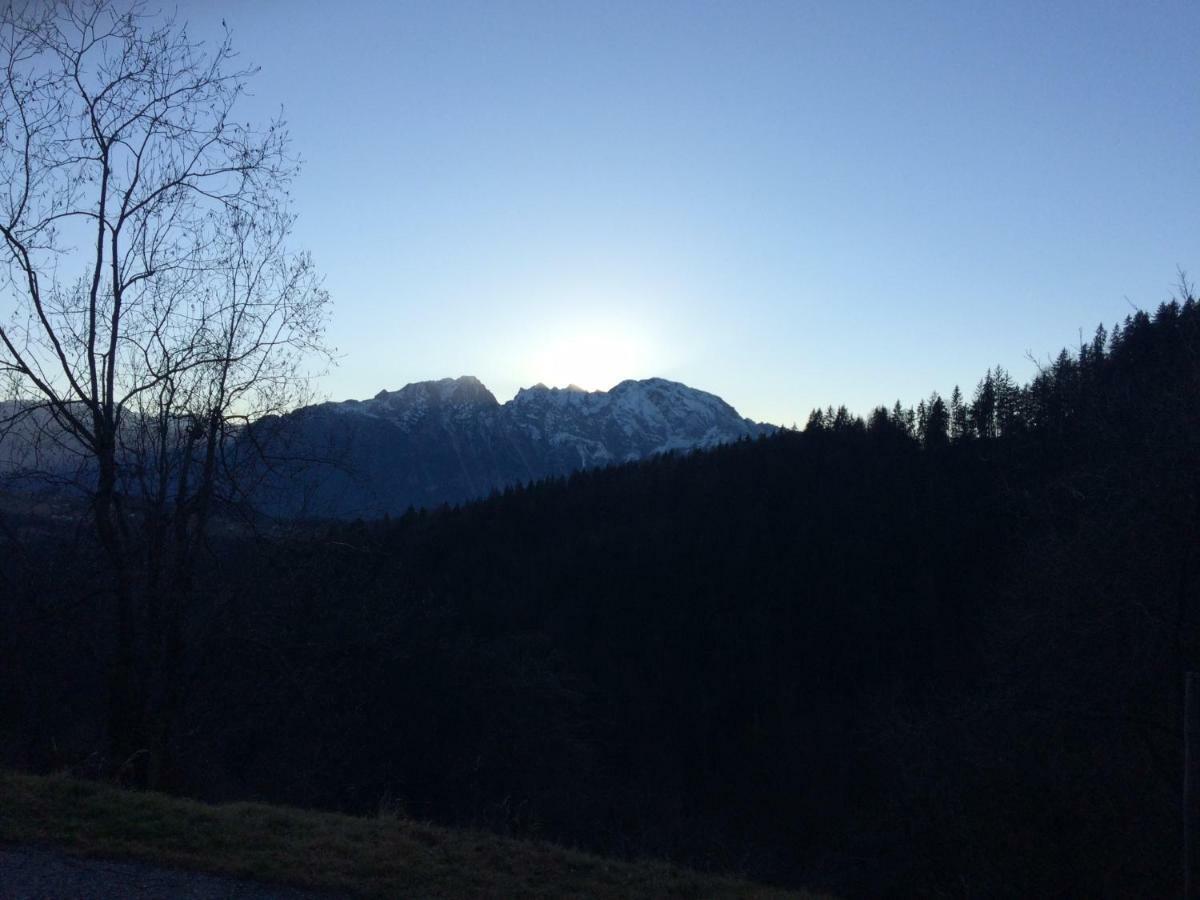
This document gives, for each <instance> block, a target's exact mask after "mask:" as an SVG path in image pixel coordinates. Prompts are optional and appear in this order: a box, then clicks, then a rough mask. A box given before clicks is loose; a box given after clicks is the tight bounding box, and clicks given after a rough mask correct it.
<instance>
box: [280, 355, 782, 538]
mask: <svg viewBox="0 0 1200 900" xmlns="http://www.w3.org/2000/svg"><path fill="white" fill-rule="evenodd" d="M259 427H260V428H262V430H263V433H264V434H265V435H267V437H268V442H269V445H270V446H272V447H275V448H278V454H279V455H280V456H281V457H284V459H282V460H281V461H280V463H279V465H278V467H277V472H276V473H275V475H274V476H272V477H271V478H269V479H267V483H268V487H269V490H268V492H267V499H265V501H264V502H265V504H266V506H267V507H268V508H269V509H271V511H273V512H275V513H276V514H280V515H286V516H295V515H311V516H335V517H341V518H346V517H355V516H363V517H371V516H379V515H383V514H385V513H391V514H397V513H400V512H403V511H404V510H405V509H407V508H408V507H410V506H416V507H421V506H436V505H438V504H441V503H458V502H463V501H466V500H471V499H475V498H477V497H482V496H486V495H487V494H488V493H489V492H490V491H492V490H494V489H497V488H502V487H504V486H506V485H511V484H520V483H523V482H527V481H532V480H536V479H540V478H545V477H547V476H552V475H566V474H568V473H570V472H572V471H575V470H577V469H581V468H588V467H591V466H599V465H606V464H609V463H618V462H625V461H630V460H636V459H642V458H644V457H647V456H651V455H653V454H656V453H662V452H665V451H668V450H690V449H694V448H699V447H711V446H714V445H716V444H720V443H725V442H729V441H735V440H738V439H739V438H743V437H755V436H757V435H760V434H765V433H767V432H769V431H772V430H774V429H773V426H769V425H761V424H759V423H756V422H752V421H750V420H749V419H745V418H743V417H741V416H739V415H738V413H737V411H736V410H735V409H734V408H733V407H731V406H730V405H729V404H727V403H725V401H723V400H721V398H719V397H716V396H714V395H712V394H708V393H705V392H704V391H698V390H695V389H694V388H689V387H687V386H686V385H682V384H677V383H675V382H671V381H666V380H664V379H661V378H651V379H647V380H644V381H623V382H621V383H620V384H618V385H617V386H616V387H614V388H612V389H611V390H609V391H590V392H589V391H584V390H582V389H580V388H576V387H569V388H548V387H546V386H545V385H540V384H539V385H536V386H534V387H531V388H523V389H522V390H521V391H519V392H518V393H517V396H516V397H514V398H513V399H512V400H510V401H508V402H507V403H503V404H501V403H499V402H497V400H496V398H495V397H494V396H493V395H492V393H491V392H490V391H489V390H488V389H487V388H486V387H484V386H483V384H481V383H480V382H479V380H478V379H476V378H472V377H464V378H456V379H450V378H446V379H442V380H441V381H425V382H418V383H416V384H410V385H407V386H405V387H403V388H401V389H400V390H398V391H381V392H380V393H378V394H376V395H375V397H373V398H371V399H370V400H363V401H355V400H347V401H344V402H341V403H323V404H320V405H317V406H311V407H306V408H305V409H302V410H299V411H297V412H295V413H292V414H291V415H289V416H285V417H283V418H281V419H274V420H271V421H270V422H269V423H262V425H261V426H259Z"/></svg>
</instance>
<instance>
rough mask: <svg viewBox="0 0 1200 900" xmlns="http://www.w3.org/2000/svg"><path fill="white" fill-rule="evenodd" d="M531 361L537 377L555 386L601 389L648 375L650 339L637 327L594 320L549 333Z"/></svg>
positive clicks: (534, 375) (534, 374) (532, 369)
mask: <svg viewBox="0 0 1200 900" xmlns="http://www.w3.org/2000/svg"><path fill="white" fill-rule="evenodd" d="M529 363H530V370H531V375H532V376H533V377H534V378H535V380H537V381H541V382H544V383H545V384H548V385H550V386H552V387H566V386H568V385H576V386H577V387H581V388H584V389H585V390H589V391H602V390H607V389H608V388H610V387H612V386H613V385H614V384H617V383H618V382H620V381H623V380H625V379H626V378H640V377H645V376H646V375H647V374H648V372H647V369H648V368H649V367H650V366H651V363H652V360H651V351H650V347H649V342H648V341H647V340H646V338H645V336H644V335H643V334H642V333H641V332H639V331H638V330H636V329H634V328H630V327H622V326H619V325H616V324H612V323H596V322H592V323H586V324H575V325H573V326H572V327H570V328H567V329H563V330H561V331H559V332H556V333H552V334H549V335H547V336H546V337H545V338H544V339H543V340H542V341H541V342H540V343H539V344H538V346H537V347H536V349H535V350H534V352H533V353H532V354H531V359H530V361H529Z"/></svg>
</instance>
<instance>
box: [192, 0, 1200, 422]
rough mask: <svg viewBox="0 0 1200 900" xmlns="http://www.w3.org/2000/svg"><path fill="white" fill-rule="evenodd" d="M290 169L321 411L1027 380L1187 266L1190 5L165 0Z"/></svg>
mask: <svg viewBox="0 0 1200 900" xmlns="http://www.w3.org/2000/svg"><path fill="white" fill-rule="evenodd" d="M179 15H180V17H181V18H184V19H187V20H188V21H189V23H190V27H191V28H192V31H193V33H194V34H195V35H196V36H199V37H203V36H211V35H213V34H215V33H217V31H219V25H220V20H221V19H224V20H225V21H226V22H227V24H228V26H229V27H230V28H231V29H232V32H233V36H234V41H235V44H236V46H237V47H238V48H239V50H240V51H241V53H242V58H243V59H244V60H246V61H252V62H254V63H256V64H258V65H261V67H262V72H261V74H260V75H259V76H257V77H256V78H255V79H254V81H253V85H252V89H253V93H254V96H253V98H251V99H250V100H249V102H247V104H246V106H245V110H246V113H247V116H248V117H260V116H265V115H269V114H271V113H272V112H275V111H278V109H279V107H281V106H282V108H283V110H284V113H285V116H286V118H287V119H288V121H289V123H290V126H291V129H292V134H293V137H294V140H295V147H296V150H297V151H298V152H299V153H300V154H301V155H302V156H303V158H304V159H305V169H304V172H303V175H302V177H301V178H300V180H299V181H298V182H297V183H296V185H295V190H294V197H295V202H296V210H297V212H298V213H299V215H300V221H299V225H298V229H297V235H296V237H297V243H298V244H300V245H302V246H304V247H305V248H307V249H309V250H311V251H312V253H313V254H314V256H315V259H316V262H317V264H318V266H319V267H320V268H321V270H322V271H323V272H324V273H325V274H326V277H327V281H326V286H327V287H328V288H329V290H330V291H331V293H332V296H333V298H334V302H335V311H334V317H333V325H332V332H331V338H332V341H333V343H335V344H336V345H337V347H338V349H339V353H340V356H341V361H340V365H339V366H338V367H337V368H336V369H335V370H334V371H333V372H331V373H330V374H329V376H328V377H327V378H326V379H325V380H324V381H323V382H322V385H321V391H322V393H324V394H326V395H328V396H330V397H333V398H337V399H341V398H346V397H360V398H361V397H368V396H371V395H373V394H374V393H375V392H377V391H378V390H379V389H381V388H389V389H394V388H398V387H400V386H402V385H403V384H405V383H406V382H410V381H417V380H423V379H432V378H440V377H445V376H457V375H465V374H472V375H476V376H478V377H479V378H480V379H481V380H483V382H484V383H485V384H487V385H488V386H489V387H490V388H491V389H492V390H493V392H495V393H496V394H497V396H498V397H499V399H500V400H502V401H503V400H505V399H507V398H508V397H511V396H512V394H513V393H514V392H515V391H516V390H517V388H518V387H521V386H526V385H530V384H533V383H536V382H539V381H541V382H545V383H548V384H558V385H566V384H568V383H570V382H575V383H577V384H579V385H581V386H583V387H587V388H598V387H608V386H610V385H611V384H612V383H614V382H616V381H619V380H620V379H622V378H625V377H645V376H649V375H659V376H663V377H667V378H671V379H674V380H678V381H683V382H686V383H688V384H690V385H693V386H695V387H697V388H701V389H704V390H708V391H711V392H713V393H717V394H719V395H721V396H722V397H724V398H725V399H726V400H728V401H729V402H730V403H732V404H733V405H734V406H736V407H737V408H738V409H739V410H740V411H742V412H743V413H744V414H746V415H749V416H752V417H755V418H757V419H763V420H770V421H775V422H781V423H784V424H790V423H791V422H793V421H799V422H803V420H804V418H805V416H806V414H807V412H808V410H809V409H810V408H811V407H813V406H815V405H824V404H826V403H835V404H836V403H839V402H844V403H846V404H848V405H849V406H850V407H851V408H853V409H856V410H859V411H866V410H867V409H868V408H869V407H870V406H871V405H873V404H875V403H878V402H886V403H889V404H890V403H891V402H892V401H893V400H895V399H897V398H900V399H902V400H904V401H905V402H906V403H915V402H916V401H917V400H918V399H919V398H920V397H922V396H925V395H927V394H928V392H929V391H930V390H932V389H935V388H936V389H939V390H941V391H943V392H948V391H949V390H950V388H951V387H952V386H953V385H954V384H955V383H961V384H962V385H963V386H964V388H966V389H967V390H968V391H969V389H970V388H971V387H973V385H974V383H975V381H976V380H977V379H978V378H979V377H980V376H981V375H982V374H983V371H984V369H986V368H987V367H988V366H989V365H994V364H997V363H1000V364H1003V365H1005V366H1007V367H1008V368H1009V369H1010V370H1012V371H1013V373H1014V374H1015V375H1017V376H1018V377H1019V378H1021V379H1022V380H1024V379H1025V378H1027V377H1028V376H1029V374H1030V373H1031V372H1032V371H1033V363H1032V362H1030V361H1029V360H1028V359H1027V358H1026V356H1027V354H1031V355H1032V356H1033V357H1034V358H1043V357H1045V356H1046V355H1047V354H1051V353H1054V352H1056V351H1057V350H1058V349H1059V348H1060V347H1062V346H1063V345H1065V344H1073V343H1075V342H1076V341H1077V339H1078V336H1079V333H1080V330H1081V329H1082V331H1083V332H1084V333H1085V334H1087V333H1090V332H1091V330H1092V329H1093V328H1094V327H1095V326H1096V324H1098V323H1099V322H1101V321H1103V322H1105V323H1106V324H1108V325H1111V324H1112V323H1113V322H1114V321H1117V320H1118V319H1120V318H1123V317H1124V316H1125V315H1126V314H1128V313H1129V312H1131V311H1132V308H1133V307H1134V306H1140V307H1153V306H1155V305H1157V304H1158V303H1159V302H1160V301H1162V300H1164V299H1167V298H1168V297H1169V295H1170V291H1171V286H1172V284H1173V282H1174V280H1175V278H1176V269H1177V267H1183V268H1185V269H1196V270H1200V257H1197V243H1196V238H1197V229H1196V220H1195V214H1196V210H1197V209H1198V208H1200V116H1198V115H1197V111H1198V105H1200V76H1198V75H1197V74H1196V67H1195V66H1190V65H1188V64H1187V62H1186V61H1187V60H1189V59H1191V58H1192V56H1193V55H1194V51H1195V45H1196V39H1197V37H1198V36H1200V5H1197V4H1195V3H1193V2H1173V3H1171V2H1168V3H1162V4H1152V5H1151V4H1096V3H1084V2H1077V3H1059V4H1044V3H1004V4H976V3H962V4H959V3H912V4H909V3H905V4H897V3H853V4H850V3H847V4H843V3H825V4H811V3H783V2H779V3H754V2H750V3H736V4H735V3H682V2H680V3H663V2H650V3H646V2H636V3H633V2H605V3H591V4H585V3H518V2H506V3H461V2H436V3H433V2H427V3H391V2H356V3H347V4H329V3H325V2H316V0H308V2H294V0H289V2H286V3H285V2H259V3H254V4H243V3H218V2H212V0H204V2H200V0H193V2H185V3H183V4H181V6H180V8H179Z"/></svg>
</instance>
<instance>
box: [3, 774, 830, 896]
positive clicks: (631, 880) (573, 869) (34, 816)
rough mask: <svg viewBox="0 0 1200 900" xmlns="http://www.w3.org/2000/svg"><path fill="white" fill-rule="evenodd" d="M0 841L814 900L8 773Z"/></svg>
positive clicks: (437, 885) (425, 892) (442, 884)
mask: <svg viewBox="0 0 1200 900" xmlns="http://www.w3.org/2000/svg"><path fill="white" fill-rule="evenodd" d="M0 841H6V842H12V843H38V844H54V845H58V846H60V847H62V848H63V849H65V850H66V851H68V852H70V853H74V854H78V855H83V856H107V857H118V858H125V859H137V860H142V861H145V862H149V863H153V864H155V865H160V866H168V867H175V868H184V869H194V870H198V871H204V872H215V873H220V874H225V875H234V876H241V877H247V878H254V879H257V880H259V881H266V882H272V883H278V884H286V885H291V886H294V887H301V888H309V889H315V890H327V891H331V892H337V893H343V894H353V895H357V896H362V897H406V898H420V897H464V898H465V897H470V898H483V897H496V898H501V897H503V898H509V897H512V898H517V897H527V898H540V897H546V898H550V897H555V898H558V897H563V898H566V897H577V898H584V897H586V898H598V900H599V898H609V897H611V898H618V897H619V898H627V897H628V898H635V897H645V898H667V897H681V898H682V897H695V898H709V897H713V898H718V897H729V898H776V897H778V898H783V897H793V898H804V897H809V898H811V896H812V895H805V894H797V893H789V892H787V891H782V890H778V889H775V888H768V887H763V886H761V885H755V884H751V883H749V882H745V881H738V880H736V879H732V878H723V877H716V876H710V875H703V874H700V873H697V872H693V871H690V870H688V869H683V868H680V867H677V866H673V865H669V864H666V863H659V862H620V861H615V860H608V859H603V858H601V857H598V856H592V855H589V854H586V853H580V852H577V851H574V850H567V849H564V848H561V847H556V846H553V845H550V844H544V843H537V842H532V841H517V840H511V839H507V838H501V837H498V836H496V835H491V834H487V833H484V832H477V831H465V830H456V829H449V828H440V827H435V826H432V825H426V824H421V823H418V822H413V821H409V820H406V819H402V818H395V817H390V816H384V817H379V818H358V817H355V816H346V815H339V814H336V813H326V812H314V811H309V810H300V809H291V808H287V807H280V806H269V805H266V804H262V803H229V804H222V805H217V806H212V805H208V804H204V803H199V802H196V801H193V800H183V799H179V798H177V797H169V796H166V795H164V794H155V793H150V792H148V791H128V790H121V789H118V788H114V787H110V786H108V785H105V784H101V783H97V782H92V781H81V780H78V779H74V778H68V777H65V776H48V777H41V776H33V775H19V774H14V773H8V772H3V771H0Z"/></svg>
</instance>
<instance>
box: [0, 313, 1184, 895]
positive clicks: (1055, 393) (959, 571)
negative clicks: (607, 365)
mask: <svg viewBox="0 0 1200 900" xmlns="http://www.w3.org/2000/svg"><path fill="white" fill-rule="evenodd" d="M1198 417H1200V308H1198V307H1197V304H1196V302H1195V301H1194V300H1192V299H1190V298H1184V300H1183V301H1182V302H1179V303H1171V304H1168V305H1164V306H1163V307H1161V308H1160V309H1159V310H1158V311H1157V312H1156V313H1155V314H1154V315H1153V316H1149V315H1146V314H1143V313H1139V314H1137V315H1136V316H1133V317H1130V318H1129V319H1128V320H1126V322H1125V323H1123V324H1122V325H1121V326H1120V327H1119V328H1115V329H1114V330H1113V332H1112V333H1111V334H1107V333H1105V332H1104V331H1103V330H1101V331H1099V332H1097V334H1096V336H1095V339H1094V340H1093V341H1091V342H1089V343H1087V344H1085V345H1083V346H1081V347H1079V348H1077V349H1076V350H1074V351H1072V352H1065V351H1064V353H1063V354H1062V355H1060V356H1059V357H1058V358H1057V359H1056V360H1055V361H1053V362H1052V363H1051V364H1049V365H1047V366H1046V367H1045V369H1044V370H1043V371H1042V372H1041V373H1040V374H1039V375H1038V376H1037V377H1036V378H1035V379H1034V380H1033V381H1032V382H1031V383H1030V384H1028V385H1025V386H1019V385H1016V384H1015V383H1014V382H1013V380H1012V378H1011V377H1010V376H1009V375H1008V374H1007V373H1006V372H1005V371H1004V370H1002V369H993V370H990V371H989V372H988V373H987V375H986V376H985V377H984V378H983V379H982V380H981V382H980V383H979V384H978V385H977V386H976V388H975V389H974V391H973V393H971V394H970V396H966V397H964V396H963V395H962V392H960V391H958V390H957V389H956V390H955V391H954V392H953V393H952V395H951V396H950V397H949V398H948V399H944V398H942V397H940V396H938V395H933V396H931V397H930V398H929V399H928V400H926V401H923V402H922V403H921V404H920V405H919V406H918V407H917V408H916V409H905V408H903V407H901V406H900V405H899V404H897V405H896V406H895V407H892V408H891V409H888V408H885V407H881V408H880V409H878V410H875V411H874V412H873V413H872V414H871V415H870V416H869V417H868V418H867V419H866V420H863V419H859V418H857V417H855V416H853V415H851V414H850V413H848V412H847V411H846V410H845V409H828V410H825V411H819V412H816V413H814V414H813V416H812V417H811V418H810V420H809V423H808V425H807V427H806V428H805V429H804V431H803V432H782V433H779V434H777V435H774V436H772V437H766V438H760V439H757V440H754V441H743V442H741V443H737V444H733V445H729V446H726V447H722V448H717V449H714V450H711V451H706V452H701V453H694V454H690V455H683V456H680V455H668V456H665V457H661V458H657V459H653V460H650V461H646V462H641V463H637V464H631V465H625V466H620V467H614V468H608V469H599V470H592V471H588V472H585V473H580V474H576V475H573V476H571V477H570V478H568V479H565V480H558V481H551V482H547V483H543V484H540V485H536V486H533V487H531V488H528V489H520V490H510V491H507V492H505V493H504V494H502V495H498V496H494V497H493V498H491V499H490V500H487V501H484V502H481V503H476V504H473V505H469V506H465V507H462V508H460V509H445V510H441V511H436V512H412V513H409V514H407V515H405V516H404V517H402V518H400V519H397V520H391V521H388V520H384V521H378V522H372V523H362V522H359V523H352V524H337V525H330V526H321V527H319V528H316V529H314V530H312V531H309V532H306V533H304V534H301V535H299V536H296V537H293V538H290V539H289V540H286V541H282V542H281V541H274V542H270V543H267V542H265V541H250V540H248V539H247V540H242V539H237V540H234V539H232V538H231V539H229V540H227V541H226V542H225V543H224V544H222V545H221V546H219V547H214V548H213V549H212V554H213V556H212V565H211V571H210V572H209V574H208V576H207V579H206V581H205V587H204V593H203V596H202V597H201V598H200V601H199V602H197V603H196V604H195V605H194V610H193V612H192V614H191V618H190V619H189V622H190V624H189V629H190V630H189V632H188V635H187V638H188V639H187V640H186V641H185V642H184V647H183V649H182V650H181V659H182V662H181V664H180V665H181V668H182V669H183V670H184V671H186V672H187V673H188V674H187V678H186V679H185V681H186V684H187V686H188V687H187V691H186V695H185V696H184V697H183V698H182V699H181V700H180V701H179V703H178V704H177V712H176V714H175V717H174V719H173V720H172V723H171V729H170V741H169V746H170V748H171V754H170V765H169V767H168V771H169V779H168V780H169V784H170V785H171V786H172V787H174V788H175V789H177V790H180V791H183V792H187V793H192V794H197V795H200V796H205V797H214V798H217V797H219V798H228V797H246V796H253V797H257V798H264V799H270V800H278V801H286V802H290V803H297V804H304V805H315V806H325V807H333V808H341V809H350V810H369V809H374V808H377V807H378V806H379V805H380V804H381V803H384V804H399V805H402V806H403V807H404V809H406V810H407V812H409V813H410V814H412V815H415V816H417V817H420V818H429V819H435V820H438V821H443V822H452V823H471V824H476V825H482V826H486V827H489V828H493V829H497V830H500V831H505V832H515V833H520V834H534V835H541V836H545V837H552V838H555V839H557V840H560V841H568V842H574V843H578V844H581V845H586V846H588V847H593V848H597V849H602V850H606V851H617V852H623V853H629V854H654V855H665V856H669V857H672V858H675V859H678V860H683V861H687V862H689V863H691V864H696V865H701V866H708V867H712V868H718V869H726V870H738V871H742V872H746V873H749V874H752V875H754V876H756V877H758V878H766V879H773V880H775V881H778V882H781V883H789V884H803V885H807V886H817V887H826V888H831V889H833V890H835V891H840V892H843V893H845V894H846V895H849V896H861V895H886V896H909V895H913V894H924V895H935V896H936V895H949V896H960V895H962V896H1005V895H1007V896H1068V895H1070V896H1163V895H1170V894H1172V893H1174V892H1176V891H1177V889H1178V868H1179V867H1178V865H1177V859H1178V857H1179V847H1180V837H1179V796H1180V787H1181V785H1180V771H1181V762H1180V750H1181V744H1182V734H1181V729H1180V727H1179V724H1178V723H1179V710H1180V706H1181V698H1180V687H1181V684H1182V674H1183V672H1184V671H1186V670H1187V669H1189V668H1200V608H1198V606H1197V602H1198V601H1200V587H1198V582H1197V565H1198V562H1200V561H1198V560H1197V558H1196V557H1197V539H1198V538H1200V534H1198V528H1200V490H1198V487H1200V485H1198V481H1200V418H1198ZM8 535H9V537H8V540H10V541H15V540H16V539H17V537H19V535H18V534H17V531H16V530H14V529H10V530H9V532H8ZM15 546H16V545H15V543H14V544H13V545H12V547H10V549H9V550H7V551H6V556H5V566H4V578H5V587H4V591H3V597H4V599H3V601H0V616H3V637H0V641H3V643H2V644H0V659H3V660H4V662H3V665H4V667H5V672H4V676H5V677H3V678H2V679H0V751H2V752H3V755H4V758H5V759H6V760H7V761H9V762H14V763H17V764H20V765H24V766H27V767H31V768H41V769H46V768H54V767H57V766H62V765H71V766H74V767H76V768H79V769H83V770H86V769H87V768H88V767H89V766H94V767H96V768H105V761H103V760H100V761H98V760H97V759H96V758H95V757H94V756H92V755H91V754H92V752H93V751H94V750H95V749H96V748H102V747H103V746H105V743H104V740H103V727H102V726H103V724H104V723H103V719H102V717H99V716H97V715H96V714H95V712H94V710H95V709H96V708H97V706H98V704H99V702H100V700H101V699H102V695H103V678H102V676H101V674H100V673H102V671H103V667H102V660H103V655H104V652H105V651H104V641H105V639H106V638H105V634H106V630H105V629H106V623H105V622H104V621H102V620H101V619H100V618H99V617H97V616H96V615H94V614H93V613H92V610H93V609H94V608H97V607H95V606H94V605H92V604H90V603H89V599H88V596H89V595H88V591H89V590H95V589H93V588H90V587H89V575H88V573H86V572H84V571H81V570H80V569H79V568H78V567H77V566H74V567H68V566H64V565H61V564H59V565H58V566H57V567H56V568H51V566H53V565H54V561H55V560H56V559H61V558H62V557H65V555H66V554H67V553H75V554H78V553H83V552H86V548H82V549H81V548H79V547H78V546H75V545H73V544H71V543H70V542H69V541H68V540H67V539H65V538H64V540H63V541H62V542H59V541H57V540H55V539H50V538H46V537H44V536H39V537H37V538H36V540H33V541H32V543H31V541H30V540H26V541H25V542H24V544H23V545H22V547H23V549H22V550H21V551H20V553H19V554H18V553H17V551H16V550H15V549H13V548H14V547H15ZM51 573H53V575H54V577H53V579H52V578H51V577H50V576H51ZM51 583H53V584H54V588H53V589H52V588H51V587H50V585H51ZM109 767H110V768H111V766H109Z"/></svg>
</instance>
